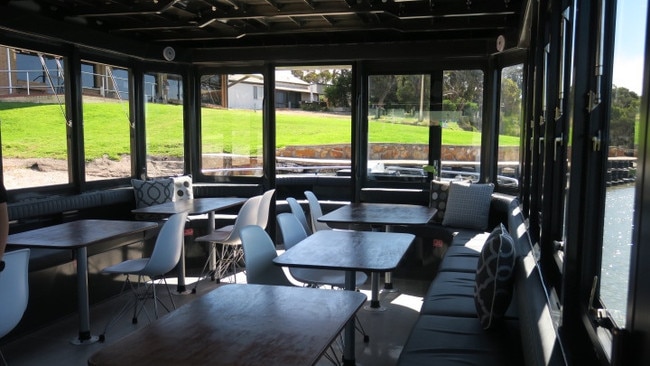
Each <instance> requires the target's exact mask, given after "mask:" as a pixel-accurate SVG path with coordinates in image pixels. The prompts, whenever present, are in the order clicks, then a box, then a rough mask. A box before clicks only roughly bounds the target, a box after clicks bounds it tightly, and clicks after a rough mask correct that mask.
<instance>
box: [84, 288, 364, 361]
mask: <svg viewBox="0 0 650 366" xmlns="http://www.w3.org/2000/svg"><path fill="white" fill-rule="evenodd" d="M365 300H366V296H365V295H364V294H362V293H359V292H353V291H336V290H323V289H313V288H302V287H289V286H265V285H252V284H226V285H222V286H221V287H219V288H217V289H215V290H213V291H211V292H209V293H207V294H205V295H203V296H201V298H199V299H196V300H194V301H193V302H191V303H189V304H186V305H184V306H182V307H180V308H178V309H176V310H175V311H172V312H171V313H169V314H166V315H165V316H163V317H161V318H160V319H158V320H156V321H154V322H152V323H151V324H149V325H147V326H146V327H144V328H141V329H139V330H137V331H135V332H133V333H131V334H130V335H128V336H126V337H124V338H122V339H120V340H118V341H117V342H115V343H113V344H111V345H109V346H106V347H105V348H104V349H102V350H100V351H98V352H97V353H95V354H93V355H92V356H91V357H90V359H89V360H88V364H89V365H92V366H95V365H97V366H99V365H119V366H123V365H139V366H147V365H152V366H161V365H208V364H209V365H227V366H238V365H248V366H253V365H263V366H266V365H270V364H276V365H284V366H292V365H295V366H306V365H313V364H315V363H316V362H317V361H318V359H319V358H320V356H321V355H322V354H323V352H325V350H326V349H327V347H328V345H329V344H330V343H331V342H332V341H333V340H334V339H335V338H336V336H337V335H338V334H339V332H340V331H341V330H342V329H343V326H344V325H345V324H346V322H347V321H348V320H349V319H352V317H353V316H354V314H355V313H356V311H357V310H358V309H359V308H360V307H361V305H362V304H363V303H364V301H365Z"/></svg>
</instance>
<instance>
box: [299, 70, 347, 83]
mask: <svg viewBox="0 0 650 366" xmlns="http://www.w3.org/2000/svg"><path fill="white" fill-rule="evenodd" d="M335 73H336V70H334V72H332V70H291V75H293V76H295V77H297V78H298V79H300V80H303V81H306V82H308V83H310V84H328V83H329V82H331V81H332V79H333V78H334V74H335Z"/></svg>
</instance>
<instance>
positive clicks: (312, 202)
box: [305, 191, 332, 233]
mask: <svg viewBox="0 0 650 366" xmlns="http://www.w3.org/2000/svg"><path fill="white" fill-rule="evenodd" d="M305 197H307V202H309V219H310V223H311V231H312V232H314V233H315V232H317V231H318V230H332V228H331V227H329V226H328V225H327V224H326V223H324V222H320V221H318V218H319V217H321V216H323V209H322V208H321V206H320V202H318V198H317V197H316V195H315V194H314V192H312V191H305Z"/></svg>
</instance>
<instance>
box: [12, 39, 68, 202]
mask: <svg viewBox="0 0 650 366" xmlns="http://www.w3.org/2000/svg"><path fill="white" fill-rule="evenodd" d="M0 54H2V57H0V60H1V61H0V95H2V96H3V98H2V99H1V100H2V102H0V120H1V121H2V123H1V124H0V129H1V133H2V134H1V138H2V159H3V161H2V163H3V175H4V183H5V186H6V188H7V189H19V188H29V187H37V186H44V185H56V184H67V183H69V178H68V149H67V144H66V141H67V139H66V123H67V121H68V120H69V118H68V117H67V116H66V106H65V84H64V82H63V81H64V69H63V65H64V60H63V58H62V57H61V56H57V55H49V54H45V53H41V52H32V51H28V50H24V49H20V50H19V49H15V48H10V47H2V46H0Z"/></svg>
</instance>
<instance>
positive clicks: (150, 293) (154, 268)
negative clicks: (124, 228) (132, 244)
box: [99, 212, 187, 342]
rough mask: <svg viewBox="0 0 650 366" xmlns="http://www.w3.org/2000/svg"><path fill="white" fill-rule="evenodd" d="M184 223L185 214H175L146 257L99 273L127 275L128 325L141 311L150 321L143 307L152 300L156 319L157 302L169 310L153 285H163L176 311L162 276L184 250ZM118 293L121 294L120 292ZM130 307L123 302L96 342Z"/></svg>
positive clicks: (134, 320)
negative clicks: (133, 279) (130, 295)
mask: <svg viewBox="0 0 650 366" xmlns="http://www.w3.org/2000/svg"><path fill="white" fill-rule="evenodd" d="M186 220H187V212H181V213H177V214H174V215H172V216H170V217H169V219H168V220H167V221H165V222H164V223H163V225H162V227H161V228H160V232H158V237H157V238H156V242H155V244H154V248H153V252H152V253H151V256H150V257H149V258H139V259H128V260H126V261H124V262H121V263H118V264H115V265H113V266H110V267H106V268H104V269H103V270H102V273H105V274H120V275H126V280H125V282H124V285H123V286H122V292H123V291H124V289H125V288H126V286H129V287H130V289H131V291H132V292H133V295H134V297H135V301H134V302H133V318H132V320H131V322H132V323H133V324H136V323H137V322H138V315H139V314H140V312H141V311H143V310H144V312H145V314H147V318H149V313H148V311H147V309H146V307H145V305H146V301H147V300H148V299H150V298H151V299H152V300H153V305H154V316H155V317H156V318H158V304H159V303H160V304H161V305H162V306H163V307H164V308H165V310H167V311H168V312H169V311H170V309H169V307H167V305H165V303H163V302H162V301H161V300H160V298H159V297H158V294H157V292H156V282H158V283H163V284H164V285H165V289H166V290H167V295H169V300H170V302H171V307H172V308H173V309H176V304H174V298H173V296H172V294H171V291H169V288H168V287H167V280H166V279H165V275H166V274H167V273H169V272H171V271H172V270H173V269H174V268H175V267H176V265H177V264H178V261H179V260H180V258H181V250H182V248H183V241H184V237H183V235H184V231H185V222H186ZM131 275H137V276H138V281H137V283H136V285H134V284H133V282H131V280H130V277H129V276H131ZM145 276H146V277H149V279H150V282H148V283H144V284H143V283H142V278H143V277H145ZM120 294H121V292H120ZM128 308H129V304H128V303H126V304H125V305H124V306H123V307H122V309H120V311H119V312H118V313H117V315H116V316H115V317H114V318H113V319H112V320H111V321H109V322H108V323H107V324H106V327H105V328H104V332H103V333H102V334H101V335H100V336H99V340H100V341H101V342H103V341H104V340H105V339H106V331H107V330H108V328H109V327H110V326H111V325H112V324H114V323H115V322H116V321H117V320H118V319H119V318H120V317H121V316H122V315H123V314H124V312H125V311H126V310H127V309H128Z"/></svg>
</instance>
